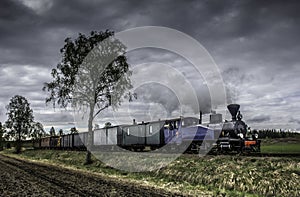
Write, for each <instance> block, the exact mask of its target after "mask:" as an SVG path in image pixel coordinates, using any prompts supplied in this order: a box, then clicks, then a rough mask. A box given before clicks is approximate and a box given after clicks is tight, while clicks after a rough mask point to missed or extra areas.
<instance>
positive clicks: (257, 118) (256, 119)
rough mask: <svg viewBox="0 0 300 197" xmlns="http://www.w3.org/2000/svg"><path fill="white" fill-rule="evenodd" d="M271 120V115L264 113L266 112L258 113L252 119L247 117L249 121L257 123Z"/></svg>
mask: <svg viewBox="0 0 300 197" xmlns="http://www.w3.org/2000/svg"><path fill="white" fill-rule="evenodd" d="M270 120H271V117H270V116H268V115H264V114H261V115H256V116H254V117H252V118H250V119H247V121H249V122H255V123H262V122H267V121H270Z"/></svg>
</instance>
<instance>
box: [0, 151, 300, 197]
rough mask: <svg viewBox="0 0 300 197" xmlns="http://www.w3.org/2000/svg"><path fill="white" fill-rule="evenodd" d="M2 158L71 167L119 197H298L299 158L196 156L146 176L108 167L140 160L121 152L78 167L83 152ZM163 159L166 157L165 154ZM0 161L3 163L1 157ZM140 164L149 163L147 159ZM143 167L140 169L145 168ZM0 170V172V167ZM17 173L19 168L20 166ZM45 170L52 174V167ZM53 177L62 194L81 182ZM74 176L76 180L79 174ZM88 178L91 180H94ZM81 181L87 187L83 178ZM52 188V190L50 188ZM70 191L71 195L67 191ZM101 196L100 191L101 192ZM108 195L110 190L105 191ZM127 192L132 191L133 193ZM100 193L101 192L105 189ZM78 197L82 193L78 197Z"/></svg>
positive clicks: (188, 156) (181, 159)
mask: <svg viewBox="0 0 300 197" xmlns="http://www.w3.org/2000/svg"><path fill="white" fill-rule="evenodd" d="M1 154H5V155H9V156H10V157H15V158H18V159H19V158H21V159H22V160H23V159H25V160H28V159H29V160H31V161H32V162H34V163H37V164H40V163H45V164H47V165H56V166H62V167H63V168H54V169H59V170H61V171H63V170H64V169H65V168H69V169H70V168H71V169H73V170H75V171H79V172H81V173H79V174H82V176H89V175H86V174H95V175H101V176H100V177H102V179H104V180H106V178H105V177H107V179H108V180H111V179H112V180H113V181H112V183H114V182H116V183H119V182H120V184H119V185H114V184H109V185H113V186H115V187H116V188H115V190H116V191H117V192H118V194H116V196H120V195H123V196H124V195H125V194H126V196H133V195H134V194H137V195H141V196H147V195H148V194H149V195H150V194H151V195H153V194H155V195H167V196H169V195H171V196H174V195H184V196H222V197H224V196H287V197H292V196H295V197H299V196H300V157H255V156H239V155H217V156H213V155H207V156H205V157H199V156H197V155H181V156H180V157H179V158H177V159H176V160H174V161H172V162H171V163H169V164H168V165H167V166H164V167H161V168H158V169H152V170H151V169H148V170H151V171H145V172H126V171H122V170H117V169H114V168H112V167H111V166H110V165H109V164H112V163H113V164H114V166H133V165H134V164H135V163H137V161H140V158H139V157H131V158H130V157H129V156H128V155H126V154H124V153H123V152H107V153H105V152H104V153H101V154H103V155H104V156H105V155H108V156H109V158H112V160H106V162H102V161H100V160H97V159H96V158H95V157H94V156H93V161H94V162H93V164H91V165H82V163H83V161H84V158H85V152H83V151H61V150H26V151H24V152H22V154H19V155H15V154H12V150H11V151H10V150H5V151H3V152H2V153H1ZM164 156H165V157H167V155H164ZM0 160H2V159H1V158H0ZM17 161H18V160H17ZM145 161H148V160H147V158H146V160H145ZM152 161H153V160H152V159H151V160H149V162H152ZM19 162H21V161H19ZM157 162H159V160H155V162H154V163H155V164H156V163H157ZM25 163H27V162H25ZM47 165H46V166H47ZM26 166H27V165H26ZM38 166H40V165H38ZM42 166H43V165H42ZM147 166H148V165H147ZM147 166H144V168H146V167H147ZM0 167H1V168H0V170H2V169H3V168H2V166H0ZM18 168H21V169H22V166H19V167H18ZM28 168H29V167H28ZM44 168H45V167H44ZM47 168H49V169H52V167H47ZM39 170H40V168H38V169H37V170H36V172H39ZM66 172H68V171H66ZM71 172H72V173H73V171H70V172H69V173H68V174H69V175H70V176H72V173H71ZM47 173H49V174H47ZM52 173H54V172H52V171H51V172H46V171H44V172H43V174H45V175H46V177H48V176H50V177H51V179H52V177H53V179H54V180H55V181H54V182H55V183H58V184H59V185H60V183H65V181H64V179H66V180H67V181H66V183H65V184H66V185H69V186H68V187H64V188H63V189H62V190H63V191H65V192H67V191H68V190H69V189H72V188H73V187H72V186H73V185H76V184H77V183H74V184H72V183H70V181H71V180H73V179H75V180H77V179H81V178H72V179H71V180H70V179H68V177H67V175H62V177H61V176H60V174H59V173H56V174H54V175H52ZM62 173H64V172H62ZM74 173H75V172H74ZM75 174H76V173H75ZM34 176H35V175H34ZM74 176H77V177H78V176H79V177H80V176H81V175H74ZM91 176H92V177H93V176H94V175H91ZM37 177H40V176H37ZM103 177H104V178H103ZM47 179H49V178H47ZM47 179H46V183H47V184H50V183H51V182H50V183H49V181H48V182H47ZM102 179H100V180H102ZM1 180H2V177H1ZM68 180H69V181H68ZM114 180H115V181H114ZM83 181H84V182H87V180H84V179H83ZM29 182H32V181H29ZM25 183H26V182H24V184H25ZM34 183H35V182H34ZM109 183H110V182H109ZM0 184H1V182H0ZM14 185H15V184H14ZM50 185H51V184H50ZM78 185H79V186H80V187H83V188H85V187H86V189H80V191H82V192H85V191H90V190H91V191H92V193H93V192H96V194H97V192H99V190H92V188H93V187H94V186H93V184H92V186H91V187H89V186H84V184H83V186H81V185H82V183H81V181H79V182H78ZM100 185H101V184H100ZM24 187H26V186H24ZM52 187H56V185H54V186H53V185H52ZM98 187H99V186H98ZM119 187H120V188H119ZM41 188H42V187H41ZM104 188H105V187H104ZM124 188H125V189H124ZM126 188H127V189H126ZM144 188H145V189H144ZM149 188H150V189H149ZM0 189H1V187H0ZM98 189H99V188H98ZM41 190H42V189H41ZM76 190H77V189H76ZM43 191H44V190H43ZM46 191H47V190H46ZM70 191H71V192H72V190H70ZM100 191H102V190H101V189H100ZM109 191H110V189H108V192H109ZM132 191H134V192H133V193H132ZM139 191H145V192H146V191H147V192H148V193H147V192H146V193H145V194H144V193H143V194H142V193H141V192H139ZM164 191H166V192H164ZM103 192H106V190H105V191H103ZM174 192H176V194H175V193H174ZM50 194H51V193H50ZM58 194H59V193H58ZM75 194H76V193H75ZM89 194H91V193H85V195H86V196H89ZM93 194H94V193H93ZM78 195H81V194H80V193H79V194H78ZM107 195H115V193H108V194H107ZM149 195H148V196H149ZM0 196H1V190H0Z"/></svg>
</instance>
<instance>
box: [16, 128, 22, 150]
mask: <svg viewBox="0 0 300 197" xmlns="http://www.w3.org/2000/svg"><path fill="white" fill-rule="evenodd" d="M16 153H17V154H19V153H21V131H20V130H19V132H18V140H17V144H16Z"/></svg>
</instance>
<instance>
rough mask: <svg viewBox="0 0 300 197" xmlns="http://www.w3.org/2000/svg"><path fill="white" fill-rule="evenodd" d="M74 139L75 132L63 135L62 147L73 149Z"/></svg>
mask: <svg viewBox="0 0 300 197" xmlns="http://www.w3.org/2000/svg"><path fill="white" fill-rule="evenodd" d="M73 140H74V135H73V134H66V135H62V136H61V145H60V147H61V148H62V149H73V148H74V147H73V145H74V144H73Z"/></svg>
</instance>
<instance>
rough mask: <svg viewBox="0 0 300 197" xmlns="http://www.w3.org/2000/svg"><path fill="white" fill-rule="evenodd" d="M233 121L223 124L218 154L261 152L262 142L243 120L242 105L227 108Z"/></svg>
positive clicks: (231, 105)
mask: <svg viewBox="0 0 300 197" xmlns="http://www.w3.org/2000/svg"><path fill="white" fill-rule="evenodd" d="M227 108H228V110H229V112H230V114H231V116H232V119H231V121H225V122H224V123H223V127H222V131H221V133H220V136H219V139H218V142H217V149H218V152H237V153H240V152H260V142H261V141H260V140H259V139H258V133H257V132H251V130H250V128H249V127H248V126H247V124H246V123H245V122H244V121H243V120H242V118H243V116H242V114H241V112H240V111H239V109H240V105H238V104H230V105H228V106H227Z"/></svg>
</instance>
